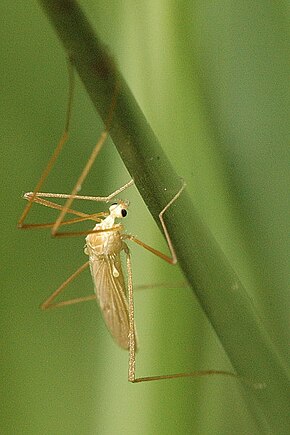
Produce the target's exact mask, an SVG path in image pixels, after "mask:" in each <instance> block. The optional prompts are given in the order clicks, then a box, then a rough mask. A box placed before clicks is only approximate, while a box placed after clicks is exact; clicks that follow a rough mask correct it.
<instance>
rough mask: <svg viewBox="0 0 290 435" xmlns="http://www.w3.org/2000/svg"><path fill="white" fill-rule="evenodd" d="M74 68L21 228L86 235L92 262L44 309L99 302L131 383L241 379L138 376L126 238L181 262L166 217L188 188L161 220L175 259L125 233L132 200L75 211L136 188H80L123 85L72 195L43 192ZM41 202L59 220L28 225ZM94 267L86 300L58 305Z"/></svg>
mask: <svg viewBox="0 0 290 435" xmlns="http://www.w3.org/2000/svg"><path fill="white" fill-rule="evenodd" d="M68 65H69V97H68V106H67V117H66V124H65V129H64V132H63V135H62V136H61V139H60V141H59V143H58V145H57V147H56V148H55V150H54V153H53V155H52V157H51V159H50V160H49V162H48V164H47V166H46V168H45V169H44V171H43V173H42V175H41V177H40V180H39V181H38V183H37V185H36V187H35V189H34V191H33V192H28V193H25V194H24V196H23V197H24V199H26V200H27V201H28V204H27V206H26V208H25V209H24V211H23V213H22V216H21V217H20V220H19V222H18V227H19V228H24V229H31V228H51V233H52V235H53V236H56V237H66V236H77V235H86V245H85V249H84V253H85V254H86V255H88V257H89V260H88V261H87V262H85V263H84V264H83V265H82V266H81V267H80V268H79V269H77V270H76V271H75V272H74V273H73V274H72V275H71V276H70V277H69V278H68V279H67V280H66V281H64V282H63V283H62V284H61V285H60V286H59V287H58V288H57V289H56V290H55V291H54V292H53V293H52V294H51V295H50V297H49V298H48V299H46V300H45V301H44V302H43V304H42V305H41V308H42V309H44V310H47V309H50V308H57V307H61V306H65V305H72V304H76V303H80V302H84V301H89V300H97V302H98V304H99V307H100V309H101V312H102V315H103V318H104V321H105V323H106V326H107V328H108V330H109V331H110V333H111V335H112V337H113V338H114V340H115V341H116V343H117V344H118V345H119V346H120V347H121V348H123V349H125V350H127V351H129V365H128V380H129V381H130V382H132V383H137V382H144V381H153V380H162V379H174V378H180V377H197V376H207V375H226V376H234V377H235V376H236V375H235V374H234V373H231V372H228V371H223V370H201V371H194V372H191V373H175V374H169V375H158V376H146V377H136V370H135V365H136V364H135V363H136V351H137V347H138V344H137V333H136V326H135V320H134V299H133V279H132V265H131V253H130V249H129V247H128V245H127V243H126V241H127V240H129V241H132V242H134V243H136V244H138V245H139V246H141V247H142V248H144V249H146V250H148V251H150V252H151V253H152V254H154V255H156V256H158V257H159V258H161V259H163V260H164V261H166V262H167V263H169V264H172V265H174V264H176V263H177V257H176V253H175V250H174V247H173V244H172V242H171V239H170V236H169V232H168V230H167V227H166V224H165V221H164V214H165V213H166V211H167V210H168V209H169V208H170V207H171V206H173V205H174V204H175V202H176V201H177V200H178V198H179V197H180V195H181V194H182V192H183V191H184V189H185V187H186V185H185V182H182V186H181V187H180V189H179V190H178V191H177V192H176V194H175V195H174V196H173V197H172V199H171V200H170V201H169V202H168V204H167V205H166V206H165V207H164V208H163V209H162V210H161V211H160V213H159V220H160V223H161V226H162V229H163V232H164V236H165V239H166V242H167V245H168V248H169V251H170V256H168V255H166V254H164V253H162V252H160V251H159V250H157V249H155V248H153V247H151V246H149V245H147V244H146V243H144V242H143V241H141V240H139V239H137V238H136V237H135V236H134V235H132V234H127V233H125V232H124V226H123V224H121V223H116V222H115V221H116V220H123V219H124V218H125V217H126V215H127V213H128V208H129V202H128V201H123V200H121V199H117V200H115V202H114V203H112V204H111V205H110V207H109V210H108V211H107V212H101V213H95V214H86V213H83V212H80V211H77V210H74V209H72V208H71V205H72V202H73V201H75V200H87V201H96V202H105V203H109V202H110V201H111V200H113V199H114V198H116V197H117V196H118V195H119V194H120V193H122V192H123V191H124V190H125V189H127V188H129V187H130V186H132V185H133V184H134V181H133V180H130V181H129V182H127V183H126V184H124V185H123V186H122V187H120V188H119V189H117V190H115V191H114V192H113V193H111V194H110V195H108V196H84V195H78V194H77V193H78V192H79V190H80V186H81V185H82V183H83V182H84V180H85V178H86V177H87V175H88V173H89V171H90V169H91V167H92V165H93V163H94V161H95V159H96V157H97V155H98V154H99V152H100V150H101V148H102V146H103V144H104V142H105V140H106V139H107V137H108V134H109V129H110V125H111V123H112V118H113V115H114V109H115V105H116V100H117V95H118V92H119V84H118V83H117V84H116V89H115V94H114V95H113V98H112V102H111V106H110V108H109V112H108V113H109V115H108V118H107V120H106V122H105V129H104V131H103V133H102V134H101V136H100V139H99V140H98V142H97V144H96V145H95V147H94V148H93V151H92V153H91V155H90V157H89V159H88V161H87V163H86V165H85V167H84V169H83V171H82V172H81V175H80V176H79V178H78V180H77V182H76V184H75V186H74V188H73V190H72V192H71V193H70V194H61V193H42V192H40V189H41V187H42V185H43V183H44V181H45V180H46V178H47V177H48V175H49V173H50V171H51V169H52V167H53V165H54V164H55V162H56V160H57V158H58V155H59V154H60V152H61V150H62V148H63V147H64V144H65V143H66V142H67V139H68V130H69V121H70V116H71V105H72V97H73V89H74V75H73V67H72V65H71V64H70V63H68ZM51 199H65V200H66V202H65V204H64V205H61V204H59V203H56V202H54V201H51ZM34 203H38V204H40V205H43V206H46V207H48V208H53V209H56V210H58V211H60V214H59V216H58V218H57V219H56V221H55V222H52V223H36V224H34V223H32V224H26V223H24V221H25V219H26V217H27V215H28V213H29V211H30V209H31V207H32V205H33V204H34ZM67 214H70V215H73V216H76V217H74V218H71V219H69V220H64V218H65V216H66V215H67ZM87 220H91V221H94V222H95V226H94V227H93V229H92V230H91V231H75V232H62V231H59V228H60V227H61V226H64V225H72V224H75V223H78V222H83V221H87ZM121 254H124V255H125V258H126V272H127V285H126V280H125V276H124V271H123V269H122V265H121ZM88 267H89V268H90V271H91V275H92V279H93V283H94V293H93V294H91V295H88V296H85V297H80V298H75V299H71V300H65V301H61V302H57V301H56V298H57V297H58V296H59V295H60V293H61V292H62V291H63V290H64V289H65V288H66V287H67V286H68V285H69V284H70V283H71V282H72V281H73V280H74V279H75V278H76V277H77V276H78V275H80V273H81V272H83V271H84V270H85V269H87V268H88Z"/></svg>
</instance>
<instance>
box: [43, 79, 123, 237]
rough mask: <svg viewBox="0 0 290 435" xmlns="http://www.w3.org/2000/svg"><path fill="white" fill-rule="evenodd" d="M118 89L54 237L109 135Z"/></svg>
mask: <svg viewBox="0 0 290 435" xmlns="http://www.w3.org/2000/svg"><path fill="white" fill-rule="evenodd" d="M119 87H120V83H119V82H117V83H116V87H115V92H114V95H113V98H112V102H111V107H110V109H109V114H108V118H107V121H106V123H105V130H104V131H103V133H102V134H101V136H100V139H99V140H98V142H97V144H96V145H95V147H94V149H93V151H92V153H91V155H90V157H89V159H88V161H87V163H86V165H85V167H84V169H83V171H82V173H81V175H80V176H79V178H78V180H77V182H76V184H75V186H74V188H73V190H72V192H71V194H70V196H69V198H68V199H67V201H66V202H65V204H64V208H63V210H62V211H61V213H60V215H59V216H58V218H57V220H56V222H55V225H54V227H53V228H52V230H51V233H52V235H54V236H55V235H56V234H57V230H58V228H59V226H60V224H61V222H62V221H63V219H64V217H65V215H66V212H67V209H68V208H70V206H71V204H72V203H73V201H74V198H75V195H76V194H77V192H79V191H80V189H81V187H82V184H83V182H84V181H85V179H86V177H87V175H88V173H89V172H90V170H91V167H92V165H93V163H94V161H95V160H96V158H97V156H98V154H99V152H100V151H101V149H102V146H103V145H104V143H105V141H106V139H107V137H108V135H109V130H110V127H111V124H112V119H113V115H114V111H115V107H116V103H117V96H118V93H119Z"/></svg>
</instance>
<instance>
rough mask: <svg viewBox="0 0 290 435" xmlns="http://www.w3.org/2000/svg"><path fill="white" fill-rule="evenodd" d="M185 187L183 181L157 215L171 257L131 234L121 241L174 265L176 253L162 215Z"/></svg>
mask: <svg viewBox="0 0 290 435" xmlns="http://www.w3.org/2000/svg"><path fill="white" fill-rule="evenodd" d="M185 187H186V183H185V182H184V181H183V184H182V186H181V188H180V189H179V191H178V192H177V193H176V195H174V197H173V198H172V199H171V200H170V201H169V203H168V204H167V205H166V206H165V207H164V208H163V209H162V210H161V212H160V213H159V219H160V222H161V225H162V228H163V232H164V235H165V238H166V242H167V245H168V247H169V250H170V254H171V257H169V256H168V255H166V254H163V253H162V252H160V251H159V250H157V249H155V248H152V247H151V246H149V245H147V244H146V243H144V242H142V241H141V240H139V239H137V238H136V237H135V236H133V235H132V234H125V235H124V236H123V239H129V240H132V241H133V242H135V243H137V245H140V246H142V248H144V249H147V251H150V252H152V254H154V255H157V256H158V257H160V258H162V259H163V260H165V261H167V263H169V264H176V263H177V257H176V253H175V250H174V247H173V245H172V242H171V239H170V236H169V233H168V230H167V227H166V225H165V222H164V218H163V215H164V213H165V212H166V211H167V210H168V209H169V207H170V206H171V205H172V204H173V203H174V202H175V201H176V200H177V199H178V198H179V196H180V195H181V193H182V192H183V190H184V189H185Z"/></svg>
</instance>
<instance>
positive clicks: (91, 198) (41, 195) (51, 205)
mask: <svg viewBox="0 0 290 435" xmlns="http://www.w3.org/2000/svg"><path fill="white" fill-rule="evenodd" d="M133 184H134V181H133V180H130V181H128V182H127V183H125V184H124V185H123V186H121V187H120V188H119V189H116V190H115V191H114V192H112V193H110V194H109V195H108V196H83V195H82V196H80V195H76V196H75V198H74V199H83V200H89V201H99V202H109V201H111V200H112V199H113V198H115V197H116V196H117V195H119V193H121V192H123V191H124V190H125V189H127V188H128V187H130V186H132V185H133ZM33 195H34V194H33V192H27V193H25V194H24V195H23V197H24V199H27V200H28V201H32V200H33V201H34V202H36V203H37V204H41V205H43V206H45V207H49V208H54V209H56V210H60V211H62V210H64V206H63V205H60V204H56V203H54V202H51V201H47V200H45V199H43V198H61V199H64V198H71V195H68V194H64V193H42V192H37V193H36V195H34V199H32V198H33ZM66 213H69V214H74V215H76V216H80V218H79V219H71V220H69V221H62V222H61V223H60V226H63V225H69V224H74V223H77V222H82V221H85V220H92V221H95V222H101V221H102V219H101V218H104V217H106V216H108V212H100V213H95V214H91V215H89V214H86V213H83V212H80V211H76V210H72V209H70V208H69V209H67V210H66ZM54 225H55V222H53V223H36V224H23V225H22V227H21V228H22V229H32V228H33V229H35V228H53V227H54ZM99 231H100V230H90V231H74V232H65V233H64V232H57V233H56V234H55V236H56V237H70V236H79V235H86V234H91V233H95V232H99ZM102 231H109V229H107V230H106V229H104V230H102Z"/></svg>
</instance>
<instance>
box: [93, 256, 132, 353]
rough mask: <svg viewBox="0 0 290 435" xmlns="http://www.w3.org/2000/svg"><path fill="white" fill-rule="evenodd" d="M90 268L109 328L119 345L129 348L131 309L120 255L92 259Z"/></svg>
mask: <svg viewBox="0 0 290 435" xmlns="http://www.w3.org/2000/svg"><path fill="white" fill-rule="evenodd" d="M90 268H91V274H92V278H93V281H94V286H95V292H96V295H97V300H98V303H99V306H100V308H101V311H102V315H103V318H104V320H105V323H106V325H107V328H108V329H109V331H110V333H111V335H112V337H113V338H114V340H115V341H116V342H117V343H118V345H119V346H121V347H122V348H123V349H126V350H127V349H128V348H129V340H128V335H129V309H128V301H127V298H126V285H125V280H124V275H123V271H122V265H121V260H120V255H119V254H117V255H104V257H103V258H101V259H99V258H98V259H95V258H94V259H93V260H92V259H90ZM135 338H136V337H135Z"/></svg>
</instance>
